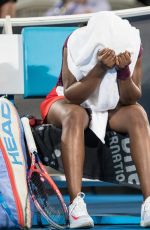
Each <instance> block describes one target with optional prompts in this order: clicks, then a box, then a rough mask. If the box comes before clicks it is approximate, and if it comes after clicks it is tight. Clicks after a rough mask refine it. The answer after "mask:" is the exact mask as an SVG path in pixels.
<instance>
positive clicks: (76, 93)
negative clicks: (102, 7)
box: [41, 12, 150, 228]
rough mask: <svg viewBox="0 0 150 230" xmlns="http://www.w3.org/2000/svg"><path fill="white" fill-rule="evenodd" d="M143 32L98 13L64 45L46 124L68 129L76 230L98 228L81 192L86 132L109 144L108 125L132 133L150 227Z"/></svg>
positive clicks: (64, 140) (65, 140) (65, 144)
mask: <svg viewBox="0 0 150 230" xmlns="http://www.w3.org/2000/svg"><path fill="white" fill-rule="evenodd" d="M141 78H142V47H141V40H140V35H139V31H138V30H137V29H136V28H134V27H132V26H131V25H130V23H129V22H128V21H127V20H123V19H121V18H120V17H118V16H116V15H115V14H113V13H111V12H101V13H97V14H94V15H93V16H92V17H91V18H90V20H89V22H88V24H87V26H85V27H82V28H79V29H77V30H75V31H74V32H73V33H72V34H71V35H70V36H69V38H68V39H67V40H66V42H65V44H64V47H63V64H62V70H61V73H60V77H59V80H58V83H57V85H56V87H55V88H54V89H53V90H52V91H51V92H50V93H49V94H48V96H47V97H46V99H45V100H44V101H43V102H42V104H41V113H42V117H43V119H44V121H45V122H47V123H52V124H54V125H56V126H57V127H61V128H62V137H61V151H62V160H63V165H64V171H65V176H66V180H67V184H68V190H69V195H70V205H69V219H70V228H82V227H93V226H94V223H93V220H92V218H91V217H90V216H89V214H88V212H87V209H86V204H85V202H84V199H83V198H84V194H83V193H82V192H81V191H82V190H81V184H82V175H83V164H84V130H85V129H86V128H87V127H88V126H89V127H90V128H91V130H93V132H94V133H95V134H96V135H97V136H98V137H99V138H100V139H101V141H102V142H103V143H104V138H105V132H106V126H109V128H110V129H112V130H114V131H116V132H120V133H128V134H129V137H130V146H131V152H132V159H133V161H134V163H135V166H136V169H137V173H138V176H139V179H140V184H141V189H142V192H143V196H144V200H145V201H144V203H143V205H142V213H141V226H150V208H149V207H150V180H149V178H150V167H149V165H150V128H149V122H148V118H147V115H146V112H145V111H144V109H143V108H142V107H141V106H140V105H139V104H138V103H137V101H138V99H139V98H140V97H141Z"/></svg>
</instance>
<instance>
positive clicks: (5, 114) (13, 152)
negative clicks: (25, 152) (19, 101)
mask: <svg viewBox="0 0 150 230" xmlns="http://www.w3.org/2000/svg"><path fill="white" fill-rule="evenodd" d="M0 111H1V116H2V118H3V119H4V121H3V123H2V130H3V132H4V143H5V146H6V150H7V152H8V154H9V155H10V156H11V157H12V164H19V165H22V162H21V161H20V160H19V151H18V149H17V144H16V142H15V138H14V135H13V132H12V131H13V123H12V120H11V110H10V107H9V105H8V104H7V103H3V104H1V108H0Z"/></svg>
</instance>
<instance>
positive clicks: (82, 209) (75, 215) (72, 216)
mask: <svg viewBox="0 0 150 230" xmlns="http://www.w3.org/2000/svg"><path fill="white" fill-rule="evenodd" d="M84 197H85V194H84V193H78V195H77V197H76V198H75V199H74V200H73V202H72V204H71V205H70V206H69V221H70V228H92V227H94V221H93V219H92V218H91V217H90V216H89V214H88V212H87V208H86V204H85V202H84V200H83V199H84Z"/></svg>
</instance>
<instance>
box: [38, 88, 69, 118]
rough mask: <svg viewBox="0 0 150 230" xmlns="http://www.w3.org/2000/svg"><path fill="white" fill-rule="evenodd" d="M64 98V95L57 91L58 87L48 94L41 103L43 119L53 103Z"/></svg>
mask: <svg viewBox="0 0 150 230" xmlns="http://www.w3.org/2000/svg"><path fill="white" fill-rule="evenodd" d="M63 98H64V96H59V95H58V93H57V92H56V87H55V88H54V89H53V90H52V91H51V92H50V93H49V94H48V95H47V96H46V98H45V100H44V101H43V102H42V103H41V105H40V111H41V116H42V119H43V121H44V120H45V118H46V116H47V114H48V111H49V109H50V107H51V106H52V104H53V103H54V102H55V101H58V100H60V99H63Z"/></svg>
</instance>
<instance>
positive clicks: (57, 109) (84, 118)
mask: <svg viewBox="0 0 150 230" xmlns="http://www.w3.org/2000/svg"><path fill="white" fill-rule="evenodd" d="M69 120H70V121H71V122H76V121H79V122H82V123H83V124H84V127H85V128H86V127H87V126H88V124H89V116H88V113H87V112H86V110H85V109H84V108H83V107H81V106H80V105H75V104H70V103H68V102H67V101H65V100H64V99H62V100H58V101H56V102H54V103H53V104H52V106H51V107H50V109H49V111H48V114H47V117H46V121H47V123H51V124H54V125H56V126H57V127H62V125H63V123H65V122H66V121H68V122H69Z"/></svg>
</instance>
